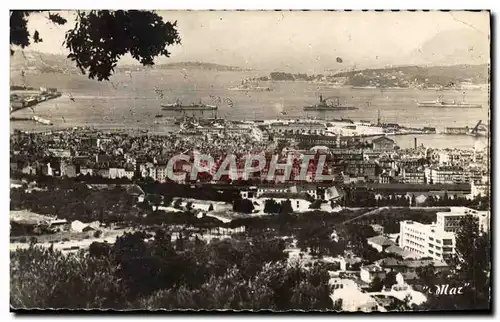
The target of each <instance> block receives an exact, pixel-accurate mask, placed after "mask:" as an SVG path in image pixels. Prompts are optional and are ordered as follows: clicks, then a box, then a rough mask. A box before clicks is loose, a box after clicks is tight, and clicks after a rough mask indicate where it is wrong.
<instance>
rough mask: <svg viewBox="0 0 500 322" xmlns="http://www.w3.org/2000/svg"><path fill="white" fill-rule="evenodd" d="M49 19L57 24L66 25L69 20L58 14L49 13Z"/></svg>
mask: <svg viewBox="0 0 500 322" xmlns="http://www.w3.org/2000/svg"><path fill="white" fill-rule="evenodd" d="M49 19H50V21H52V22H53V23H55V24H58V25H64V24H65V23H66V22H68V20H66V19H64V18H63V17H61V16H60V15H59V14H58V13H49Z"/></svg>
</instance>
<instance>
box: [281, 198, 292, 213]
mask: <svg viewBox="0 0 500 322" xmlns="http://www.w3.org/2000/svg"><path fill="white" fill-rule="evenodd" d="M279 212H280V214H291V213H293V207H292V202H291V201H290V199H287V200H284V201H282V202H281V206H280V210H279Z"/></svg>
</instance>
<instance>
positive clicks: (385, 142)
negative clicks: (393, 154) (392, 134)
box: [372, 136, 396, 151]
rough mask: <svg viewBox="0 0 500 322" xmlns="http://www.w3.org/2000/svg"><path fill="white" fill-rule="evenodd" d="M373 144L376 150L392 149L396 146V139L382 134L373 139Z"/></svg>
mask: <svg viewBox="0 0 500 322" xmlns="http://www.w3.org/2000/svg"><path fill="white" fill-rule="evenodd" d="M372 146H373V149H374V150H381V151H392V150H394V149H395V148H396V143H395V142H394V140H392V139H389V138H388V137H386V136H382V137H379V138H376V139H374V140H372Z"/></svg>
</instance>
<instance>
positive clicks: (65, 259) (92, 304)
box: [10, 246, 124, 309]
mask: <svg viewBox="0 0 500 322" xmlns="http://www.w3.org/2000/svg"><path fill="white" fill-rule="evenodd" d="M10 260H11V264H10V287H11V295H10V297H11V298H10V301H11V305H12V306H13V307H15V308H68V309H72V308H73V309H84V308H117V309H120V308H123V304H124V302H123V300H124V298H123V294H124V292H123V287H122V283H121V281H120V279H119V278H118V277H117V276H116V267H115V266H114V265H113V264H112V263H111V262H110V261H109V260H108V259H105V258H104V259H103V258H95V257H90V256H89V255H86V254H83V253H79V254H70V255H63V254H62V253H61V252H58V251H54V250H53V249H46V248H42V247H35V246H30V248H29V249H24V250H17V251H15V252H11V259H10Z"/></svg>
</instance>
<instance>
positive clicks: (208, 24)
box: [28, 11, 490, 71]
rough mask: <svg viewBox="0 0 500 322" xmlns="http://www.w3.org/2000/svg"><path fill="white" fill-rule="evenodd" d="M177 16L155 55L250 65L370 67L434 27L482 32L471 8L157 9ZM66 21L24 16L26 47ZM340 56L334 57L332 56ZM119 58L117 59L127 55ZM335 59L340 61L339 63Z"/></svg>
mask: <svg viewBox="0 0 500 322" xmlns="http://www.w3.org/2000/svg"><path fill="white" fill-rule="evenodd" d="M159 14H160V15H161V16H162V17H164V19H165V20H168V21H177V26H178V31H179V34H180V37H181V39H182V43H181V45H176V46H173V47H170V49H171V52H172V55H171V58H168V59H167V58H165V59H160V60H159V62H160V63H166V62H181V61H202V62H211V63H219V64H227V65H235V66H240V67H247V68H253V69H275V70H286V69H295V70H297V69H301V70H304V66H307V68H306V69H307V70H308V71H318V70H324V69H325V68H332V67H333V68H334V69H342V68H344V66H349V67H352V66H354V67H374V66H384V65H388V64H401V59H402V57H406V56H408V55H410V54H411V53H412V52H414V51H415V50H417V49H418V48H419V47H420V46H421V45H422V44H424V43H425V42H426V41H428V40H429V39H432V38H433V37H434V36H436V35H437V34H439V33H441V32H444V31H450V30H467V29H468V30H475V31H478V32H480V33H482V34H484V35H485V37H487V35H489V24H490V22H489V19H488V13H486V12H483V13H477V12H460V11H458V12H361V11H352V12H332V11H307V12H303V11H281V12H280V11H250V12H248V11H246V12H244V11H159ZM61 15H62V16H64V17H66V18H67V19H68V24H66V25H64V26H57V25H54V24H52V23H50V22H49V21H48V19H47V13H40V14H35V15H32V16H30V18H29V22H28V28H29V29H30V30H31V31H34V30H35V29H36V30H38V31H39V32H40V35H41V37H42V38H43V42H42V43H39V44H33V45H31V46H30V48H29V49H31V50H37V51H41V52H48V53H63V54H67V51H66V49H65V48H63V46H62V45H61V44H62V42H63V40H64V34H65V32H66V31H67V30H68V29H69V28H70V27H72V26H73V25H74V21H75V20H74V15H75V13H74V12H71V11H66V12H62V13H61ZM337 57H340V58H342V63H338V62H337V61H336V58H337ZM132 62H133V59H131V58H125V59H122V61H121V63H132ZM340 64H343V65H340Z"/></svg>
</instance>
